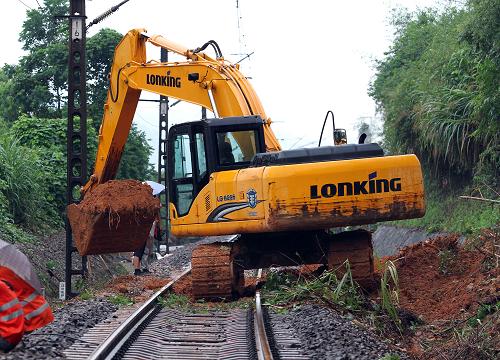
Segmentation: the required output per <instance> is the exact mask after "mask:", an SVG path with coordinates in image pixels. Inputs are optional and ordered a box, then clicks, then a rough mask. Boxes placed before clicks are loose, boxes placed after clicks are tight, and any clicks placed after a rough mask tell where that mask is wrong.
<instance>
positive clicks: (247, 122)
mask: <svg viewBox="0 0 500 360" xmlns="http://www.w3.org/2000/svg"><path fill="white" fill-rule="evenodd" d="M147 43H150V44H153V45H156V46H159V47H162V48H165V49H167V50H168V51H171V52H174V53H177V54H180V55H182V56H184V57H185V58H186V60H185V61H182V62H166V63H161V62H153V61H150V62H147V61H146V44H147ZM208 46H213V47H214V49H215V52H216V57H215V58H212V57H210V56H208V55H207V54H206V53H204V52H203V51H204V50H205V48H207V47H208ZM142 90H146V91H149V92H152V93H156V94H160V95H165V96H168V97H172V98H176V99H179V100H182V101H187V102H190V103H193V104H196V105H200V106H202V107H205V108H206V109H209V110H210V111H212V112H213V113H214V115H215V118H214V119H205V120H200V121H193V122H186V123H182V124H178V125H175V126H172V127H171V128H170V130H169V133H168V184H167V188H168V191H169V198H170V202H169V204H168V211H169V215H170V225H171V229H170V231H171V233H172V234H173V235H175V236H177V237H183V236H213V235H229V234H238V236H235V237H232V238H231V240H227V241H219V242H216V243H212V244H205V245H200V246H198V247H197V248H196V249H195V250H194V251H193V256H192V281H193V291H194V295H195V296H196V297H208V298H227V297H229V296H231V295H234V294H235V293H238V292H240V291H241V285H242V282H243V280H242V279H243V270H245V269H255V268H260V267H269V266H271V265H276V266H288V265H300V264H324V265H326V266H328V267H329V268H333V269H335V268H338V267H341V266H342V264H343V263H344V262H345V260H346V259H348V260H349V262H350V268H351V271H352V274H353V276H354V278H355V279H357V280H358V281H359V282H360V283H362V284H363V283H367V284H368V283H370V282H371V281H373V250H372V242H371V235H370V233H369V232H368V231H365V230H353V231H344V232H337V233H335V234H334V233H332V232H330V231H328V229H331V228H340V227H349V226H353V225H363V224H371V223H376V222H381V221H388V220H397V219H408V218H416V217H421V216H423V215H424V213H425V203H424V188H423V180H422V172H421V167H420V163H419V161H418V159H417V157H416V156H415V155H411V154H410V155H398V156H384V153H383V151H382V149H381V148H380V147H379V146H378V145H377V144H343V143H345V141H343V142H342V141H339V143H342V145H338V146H323V147H318V148H307V149H296V150H286V151H282V150H281V147H280V144H279V142H278V140H277V139H276V137H275V135H274V133H273V131H272V130H271V127H270V124H271V121H270V119H269V118H268V117H267V115H266V113H265V112H264V109H263V107H262V104H261V102H260V101H259V98H258V97H257V95H256V93H255V91H254V89H253V88H252V86H251V85H250V83H249V82H248V80H247V78H246V77H245V76H244V75H242V74H241V73H240V71H239V66H238V65H237V64H236V65H234V64H231V63H229V62H228V61H226V60H225V59H224V58H223V57H222V54H221V53H220V50H219V47H218V46H217V44H216V43H215V42H213V41H210V42H208V43H206V44H205V45H204V46H202V47H200V48H197V49H194V50H190V49H188V48H185V47H183V46H181V45H178V44H175V43H173V42H171V41H169V40H167V39H165V38H163V37H161V36H158V35H155V36H149V35H148V34H147V32H146V30H144V29H134V30H131V31H129V32H128V33H127V34H126V35H125V36H124V38H123V39H122V40H121V42H120V43H119V44H118V46H117V47H116V49H115V54H114V59H113V64H112V69H111V74H110V86H109V90H108V96H107V101H106V104H105V107H104V116H103V121H102V125H101V129H100V131H99V145H98V150H97V158H96V164H95V170H94V173H93V175H92V176H91V177H90V180H89V181H88V183H87V184H86V185H85V186H84V187H83V193H84V194H86V193H88V192H90V191H92V190H93V189H94V188H95V187H96V186H98V185H99V184H103V183H105V182H107V181H109V180H112V179H114V177H115V175H116V172H117V169H118V165H119V162H120V157H121V155H122V152H123V149H124V146H125V143H126V141H127V136H128V133H129V131H130V127H131V123H132V119H133V116H134V113H135V111H136V107H137V103H138V101H139V95H140V93H141V91H142ZM70 220H71V219H70ZM72 226H73V223H72ZM96 228H97V226H96ZM94 237H95V241H105V239H103V238H102V236H101V237H100V236H99V234H97V233H96V234H94ZM123 241H124V242H127V239H126V238H124V239H123ZM111 250H112V249H111ZM130 250H134V249H130Z"/></svg>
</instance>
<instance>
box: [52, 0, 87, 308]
mask: <svg viewBox="0 0 500 360" xmlns="http://www.w3.org/2000/svg"><path fill="white" fill-rule="evenodd" d="M68 19H69V57H68V128H67V136H68V137H67V190H66V203H67V204H68V205H70V204H73V203H79V202H80V200H81V194H80V188H81V187H82V186H83V185H84V184H85V182H86V179H87V92H86V63H85V61H86V60H85V40H86V36H85V19H86V16H85V0H70V13H69V16H68ZM76 252H77V249H76V247H75V246H74V243H73V234H72V232H71V226H70V224H69V221H68V218H67V217H66V264H65V265H66V271H65V282H64V289H61V285H60V289H59V290H60V297H62V294H64V297H65V298H66V299H68V298H71V297H73V296H75V295H77V294H76V293H74V292H73V287H72V278H73V276H81V277H82V278H84V277H85V276H86V273H87V257H86V256H82V257H81V268H79V269H73V261H72V260H73V256H74V255H75V253H76Z"/></svg>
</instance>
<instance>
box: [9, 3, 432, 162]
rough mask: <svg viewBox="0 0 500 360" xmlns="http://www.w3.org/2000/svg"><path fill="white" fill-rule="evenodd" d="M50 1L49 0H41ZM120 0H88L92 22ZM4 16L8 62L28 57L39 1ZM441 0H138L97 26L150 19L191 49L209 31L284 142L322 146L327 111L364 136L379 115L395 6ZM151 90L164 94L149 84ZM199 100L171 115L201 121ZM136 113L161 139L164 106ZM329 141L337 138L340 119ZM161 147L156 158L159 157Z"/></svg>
mask: <svg viewBox="0 0 500 360" xmlns="http://www.w3.org/2000/svg"><path fill="white" fill-rule="evenodd" d="M38 2H40V3H42V0H38ZM119 2H120V1H119V0H88V1H87V17H88V20H87V22H90V21H91V20H92V19H94V18H95V17H96V16H98V15H99V14H101V13H103V12H104V11H106V10H107V9H109V8H110V7H111V6H113V5H115V4H117V3H119ZM2 3H3V4H4V8H3V11H2V13H3V14H4V16H3V19H2V21H1V22H0V29H1V31H2V33H3V34H4V36H3V41H2V42H3V49H2V51H1V53H0V64H2V65H3V64H4V63H16V62H17V59H18V58H19V57H20V56H22V54H23V52H22V50H21V45H20V43H19V42H18V34H19V32H20V30H21V27H22V23H23V21H24V19H25V16H26V10H27V7H26V6H25V5H23V4H22V3H25V4H26V5H27V6H29V7H32V8H36V7H37V6H38V5H37V0H22V1H21V0H3V1H2ZM435 3H436V0H379V1H377V0H351V1H326V0H325V1H320V0H309V1H293V0H288V1H285V0H282V1H270V0H267V1H265V0H239V10H240V11H239V14H240V19H239V20H240V21H239V23H240V26H239V27H238V16H237V7H236V4H237V1H236V0H213V1H207V0H190V1H169V0H130V1H129V2H128V3H127V4H125V5H123V7H122V8H121V9H120V10H118V12H116V13H115V14H113V15H111V16H110V17H109V18H108V19H106V20H104V21H103V22H102V23H100V24H98V25H96V26H93V27H92V28H91V29H90V30H89V35H88V36H92V35H94V34H95V33H96V32H97V31H98V30H99V29H101V28H103V27H109V28H113V29H115V30H117V31H119V32H121V33H125V32H127V31H128V30H129V29H132V28H141V27H143V28H146V29H147V30H148V33H150V34H161V35H163V36H165V37H167V38H169V39H172V40H174V41H175V42H178V43H180V44H183V45H185V46H187V47H188V48H195V47H197V46H200V45H202V44H203V43H204V42H206V41H207V40H210V39H213V40H215V41H217V42H218V44H219V46H220V47H221V49H222V52H223V54H224V56H225V58H227V59H229V60H231V61H234V62H236V61H238V60H240V59H241V58H242V57H243V56H244V55H240V54H241V53H251V52H254V55H252V56H251V57H250V58H249V59H247V60H244V61H243V62H242V63H241V71H242V72H243V74H245V75H246V76H249V77H251V82H252V84H253V86H254V88H255V90H256V92H257V94H258V96H259V97H260V100H261V101H262V103H263V105H264V108H265V110H266V113H267V115H268V116H270V117H271V119H272V120H273V121H274V124H273V129H274V132H275V134H276V136H277V137H278V139H279V140H280V142H281V144H282V147H283V148H284V149H288V148H290V147H294V148H298V147H301V146H315V145H316V144H317V141H318V137H319V134H320V131H321V126H322V123H323V119H324V116H325V114H326V111H327V110H333V112H334V114H335V122H336V125H337V127H344V128H346V129H347V130H348V140H349V142H356V140H357V133H356V132H355V131H354V129H353V126H354V124H355V123H356V122H357V120H358V119H359V118H360V117H373V116H374V115H375V104H374V102H373V101H372V99H371V98H370V97H369V96H368V95H367V89H368V86H369V83H370V81H371V79H372V78H373V75H374V59H380V58H381V57H382V56H383V54H384V52H385V51H387V50H388V48H389V46H390V40H391V39H392V34H393V29H392V28H391V27H390V25H389V18H390V14H391V9H393V8H395V7H401V6H403V7H406V8H409V9H411V10H413V9H416V8H417V7H420V8H422V7H427V6H433V5H434V4H435ZM148 51H149V54H148V58H155V59H157V58H159V49H158V48H155V47H152V46H151V47H148ZM143 97H144V98H146V97H147V98H157V96H154V95H151V94H146V93H143ZM200 114H201V111H200V109H199V108H198V107H196V106H194V105H191V104H186V103H180V104H179V105H177V106H175V107H173V108H172V109H171V111H170V122H171V124H175V123H179V122H184V121H191V120H197V119H199V118H200ZM134 122H135V123H136V124H137V125H138V127H139V128H140V129H142V130H144V131H145V132H146V134H147V136H148V137H149V138H150V139H151V144H152V145H153V146H154V147H155V151H156V148H157V146H158V145H157V142H158V130H157V123H158V105H157V104H155V103H140V104H139V107H138V110H137V113H136V116H135V118H134ZM327 126H330V128H329V131H327V132H326V134H327V135H328V136H327V137H325V138H324V143H331V125H330V124H329V125H327ZM156 156H157V155H156V153H155V155H153V156H152V157H151V161H152V162H154V163H156Z"/></svg>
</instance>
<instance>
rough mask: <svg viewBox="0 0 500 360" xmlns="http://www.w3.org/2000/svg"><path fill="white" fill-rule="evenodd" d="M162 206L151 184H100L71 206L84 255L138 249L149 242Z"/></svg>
mask: <svg viewBox="0 0 500 360" xmlns="http://www.w3.org/2000/svg"><path fill="white" fill-rule="evenodd" d="M159 209H160V201H159V199H157V198H155V197H153V195H152V190H151V187H150V186H149V185H147V184H143V183H141V182H140V181H137V180H111V181H108V182H106V183H104V184H100V185H97V186H96V188H95V189H93V190H92V191H91V192H89V193H87V194H86V195H85V198H84V199H83V201H82V202H81V203H80V204H78V205H75V204H73V205H70V206H68V208H67V213H68V219H69V221H70V224H71V228H72V230H73V237H74V239H75V244H76V247H77V248H78V252H79V253H80V254H81V255H91V254H106V253H116V252H122V251H134V250H137V249H138V248H139V247H140V246H141V245H142V244H144V241H146V239H147V237H148V234H149V230H150V228H151V225H152V223H153V220H154V218H155V216H156V214H157V213H158V210H159Z"/></svg>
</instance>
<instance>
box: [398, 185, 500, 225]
mask: <svg viewBox="0 0 500 360" xmlns="http://www.w3.org/2000/svg"><path fill="white" fill-rule="evenodd" d="M425 187H426V199H425V202H426V207H427V210H426V213H425V216H424V217H423V218H420V219H409V220H401V221H395V222H393V224H394V225H396V226H407V227H418V228H422V229H425V230H426V231H429V232H439V231H447V232H457V233H461V234H464V235H472V234H478V233H479V232H480V230H481V229H484V228H491V227H493V226H495V225H496V224H498V221H499V219H500V206H499V205H495V204H494V203H487V202H482V201H474V200H466V199H460V198H459V195H462V194H463V191H464V190H463V189H453V190H449V192H445V191H443V190H442V189H440V188H439V187H438V186H437V185H435V184H433V183H432V182H426V184H425Z"/></svg>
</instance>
